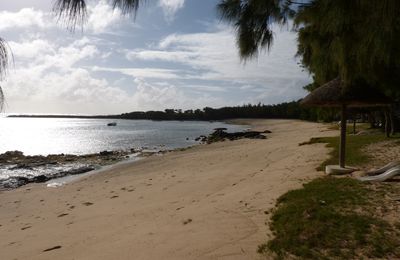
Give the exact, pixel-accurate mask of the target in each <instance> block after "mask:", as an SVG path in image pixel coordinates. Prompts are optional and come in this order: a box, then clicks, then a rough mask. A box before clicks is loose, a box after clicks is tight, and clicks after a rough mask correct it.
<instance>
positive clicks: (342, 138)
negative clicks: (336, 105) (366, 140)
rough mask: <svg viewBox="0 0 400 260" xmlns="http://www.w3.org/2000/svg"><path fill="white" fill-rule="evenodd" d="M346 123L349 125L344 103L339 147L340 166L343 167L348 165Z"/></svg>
mask: <svg viewBox="0 0 400 260" xmlns="http://www.w3.org/2000/svg"><path fill="white" fill-rule="evenodd" d="M346 125H347V115H346V105H345V104H342V117H341V121H340V149H339V166H340V167H342V168H344V167H345V166H346V164H345V156H346Z"/></svg>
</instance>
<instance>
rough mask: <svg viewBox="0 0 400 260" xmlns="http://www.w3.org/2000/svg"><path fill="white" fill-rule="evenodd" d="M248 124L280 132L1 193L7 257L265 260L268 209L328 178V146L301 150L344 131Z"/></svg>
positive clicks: (1, 234)
mask: <svg viewBox="0 0 400 260" xmlns="http://www.w3.org/2000/svg"><path fill="white" fill-rule="evenodd" d="M246 122H248V123H251V124H252V125H253V127H254V128H255V129H256V130H265V129H269V130H271V131H272V132H273V133H272V134H269V135H268V139H266V140H248V139H246V140H238V141H233V142H231V141H226V142H222V143H215V144H211V145H201V146H196V147H194V148H192V149H189V150H186V151H180V152H171V153H169V154H166V155H164V156H153V157H150V158H147V159H144V160H141V161H138V162H136V163H134V164H129V165H121V166H117V167H115V168H113V169H111V170H109V171H107V172H105V173H101V174H97V175H91V176H89V177H86V178H84V179H82V180H79V181H77V182H74V183H70V184H67V185H65V186H63V187H60V188H46V187H45V185H43V184H36V185H29V186H24V187H21V188H19V189H17V190H13V191H8V192H1V193H0V259H257V258H259V256H258V254H257V253H256V250H257V246H258V245H259V244H261V243H263V242H265V241H266V240H267V235H270V233H271V232H270V231H269V230H268V226H267V225H265V222H266V220H267V219H268V217H269V215H266V214H265V213H264V211H270V210H271V209H272V208H273V207H274V204H275V201H276V199H277V198H278V197H279V196H280V195H282V194H283V193H285V192H286V191H288V190H290V189H294V188H299V187H301V184H302V183H304V182H306V181H308V180H310V179H312V178H315V177H318V176H321V175H322V174H323V173H318V172H317V171H316V170H315V168H316V166H317V165H319V163H320V162H321V161H322V160H324V159H325V158H326V157H327V153H328V150H327V148H325V146H324V145H323V144H315V145H305V146H299V145H298V144H299V143H301V142H304V141H308V140H309V139H310V138H311V137H316V136H330V135H336V134H337V131H326V127H325V126H324V125H322V124H315V123H308V122H301V121H293V120H246ZM86 202H90V203H93V205H85V203H86ZM63 214H67V215H63ZM189 219H191V220H192V221H191V222H189V223H187V224H184V222H185V221H189ZM55 246H61V248H59V249H55V250H52V251H48V252H43V250H45V249H48V248H52V247H55Z"/></svg>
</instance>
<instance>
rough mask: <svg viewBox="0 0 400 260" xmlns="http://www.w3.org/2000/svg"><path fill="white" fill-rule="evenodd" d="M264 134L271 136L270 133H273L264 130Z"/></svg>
mask: <svg viewBox="0 0 400 260" xmlns="http://www.w3.org/2000/svg"><path fill="white" fill-rule="evenodd" d="M263 133H264V134H270V133H272V132H271V131H269V130H264V131H263Z"/></svg>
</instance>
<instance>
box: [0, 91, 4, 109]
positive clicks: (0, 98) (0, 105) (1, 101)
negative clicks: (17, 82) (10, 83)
mask: <svg viewBox="0 0 400 260" xmlns="http://www.w3.org/2000/svg"><path fill="white" fill-rule="evenodd" d="M3 108H4V93H3V89H2V88H1V86H0V112H1V111H3Z"/></svg>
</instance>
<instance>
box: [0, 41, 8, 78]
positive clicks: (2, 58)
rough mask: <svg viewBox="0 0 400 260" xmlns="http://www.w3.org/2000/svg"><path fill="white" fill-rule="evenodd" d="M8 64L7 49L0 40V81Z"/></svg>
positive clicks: (5, 44)
mask: <svg viewBox="0 0 400 260" xmlns="http://www.w3.org/2000/svg"><path fill="white" fill-rule="evenodd" d="M9 63H10V52H9V47H8V45H7V43H6V41H4V40H3V39H2V38H0V80H1V79H3V77H4V76H5V75H6V74H7V69H8V65H9Z"/></svg>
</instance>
